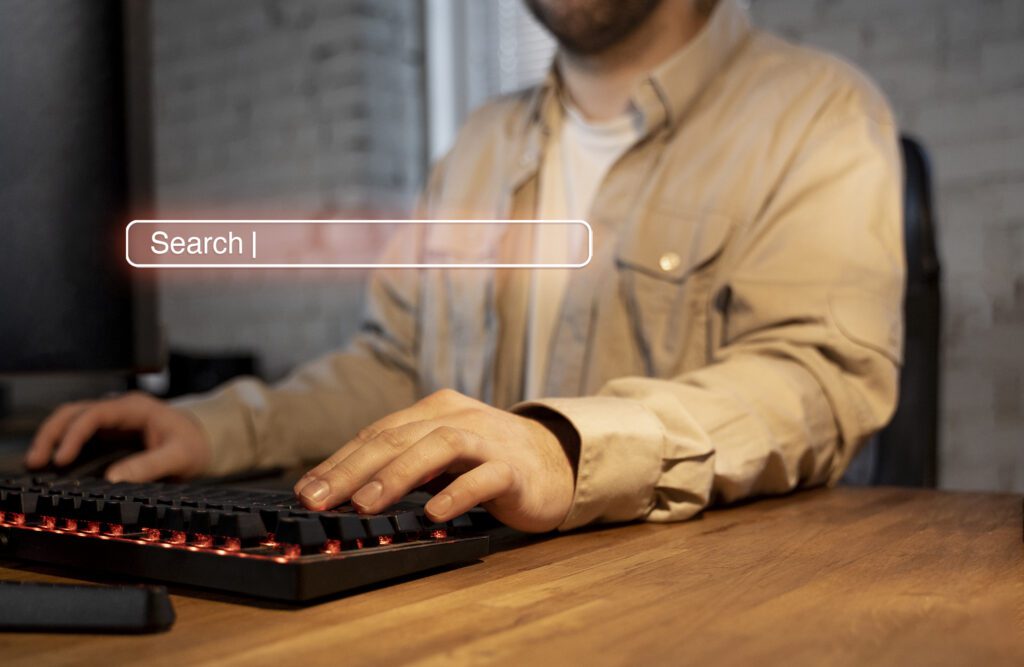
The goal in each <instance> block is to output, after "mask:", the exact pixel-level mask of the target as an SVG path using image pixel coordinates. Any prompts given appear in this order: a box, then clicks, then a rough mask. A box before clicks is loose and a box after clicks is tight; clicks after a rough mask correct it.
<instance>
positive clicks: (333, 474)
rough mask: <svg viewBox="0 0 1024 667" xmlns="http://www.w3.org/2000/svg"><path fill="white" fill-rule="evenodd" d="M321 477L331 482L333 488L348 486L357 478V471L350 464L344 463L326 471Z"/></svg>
mask: <svg viewBox="0 0 1024 667" xmlns="http://www.w3.org/2000/svg"><path fill="white" fill-rule="evenodd" d="M321 477H323V478H324V479H326V480H327V481H328V482H330V483H331V485H332V486H333V485H334V484H348V483H350V482H351V481H352V480H354V479H355V478H356V471H355V470H353V469H352V466H351V465H350V464H349V463H347V462H345V461H342V462H341V463H339V464H338V465H336V466H334V467H333V468H331V469H330V470H328V471H326V472H325V473H324V474H323V475H321Z"/></svg>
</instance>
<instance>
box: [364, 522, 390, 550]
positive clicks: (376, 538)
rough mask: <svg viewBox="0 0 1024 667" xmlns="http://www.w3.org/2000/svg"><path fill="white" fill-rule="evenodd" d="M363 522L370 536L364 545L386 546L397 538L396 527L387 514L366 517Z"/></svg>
mask: <svg viewBox="0 0 1024 667" xmlns="http://www.w3.org/2000/svg"><path fill="white" fill-rule="evenodd" d="M363 523H364V524H365V525H366V534H367V535H369V537H370V540H369V542H367V543H366V544H365V545H364V546H386V545H388V544H391V542H392V541H393V540H394V539H395V529H394V527H393V526H392V525H391V522H390V521H388V518H387V517H386V516H371V517H364V518H363Z"/></svg>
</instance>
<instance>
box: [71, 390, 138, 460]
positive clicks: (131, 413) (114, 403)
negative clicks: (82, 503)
mask: <svg viewBox="0 0 1024 667" xmlns="http://www.w3.org/2000/svg"><path fill="white" fill-rule="evenodd" d="M151 408H152V399H149V398H146V397H143V396H136V395H131V396H123V397H121V398H115V399H112V400H109V401H99V402H97V403H93V404H92V405H91V406H90V407H88V408H86V409H85V410H83V411H82V412H81V413H79V414H78V415H77V416H76V417H75V418H74V419H73V420H72V421H71V423H70V424H69V425H68V427H67V430H66V431H65V433H64V436H63V437H62V438H61V440H60V444H59V445H57V451H56V452H55V453H54V455H53V461H54V463H56V464H57V465H67V464H68V463H71V462H72V461H74V460H75V457H76V456H78V453H79V452H80V451H82V445H84V444H85V443H86V441H88V440H89V438H91V437H92V436H93V434H94V433H96V431H97V430H99V429H101V428H119V429H141V428H143V427H144V426H145V425H146V419H147V418H148V417H149V414H150V410H151Z"/></svg>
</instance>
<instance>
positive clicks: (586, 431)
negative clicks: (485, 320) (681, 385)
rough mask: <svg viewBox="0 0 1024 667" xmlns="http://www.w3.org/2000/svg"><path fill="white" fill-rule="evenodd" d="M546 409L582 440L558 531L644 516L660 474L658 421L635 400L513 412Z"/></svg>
mask: <svg viewBox="0 0 1024 667" xmlns="http://www.w3.org/2000/svg"><path fill="white" fill-rule="evenodd" d="M539 407H540V408H547V409H548V410H551V411H553V412H555V413H557V414H559V415H561V416H562V417H564V418H565V419H566V420H567V421H568V422H569V423H570V424H572V426H573V427H574V428H575V429H576V432H577V433H578V434H579V436H580V452H579V465H578V467H577V470H576V489H575V492H574V494H573V502H572V508H571V509H570V510H569V514H568V516H566V518H565V520H564V521H563V522H562V525H560V526H559V527H558V529H559V530H571V529H573V528H578V527H580V526H584V525H586V524H589V523H593V522H595V521H600V522H606V523H607V522H615V521H630V520H633V519H637V518H641V517H644V516H646V515H647V514H648V513H649V512H650V511H651V509H652V506H653V503H654V489H655V485H656V483H657V481H658V478H659V475H660V474H661V467H662V453H663V449H664V441H665V434H664V428H663V426H662V424H661V421H660V420H659V419H658V418H657V416H655V414H654V413H653V412H651V411H650V410H648V409H647V408H646V407H644V406H643V405H641V404H640V403H638V402H636V401H632V400H630V399H625V398H616V397H609V396H593V397H590V396H588V397H583V398H546V399H541V400H536V401H527V402H525V403H518V404H516V405H514V406H513V407H512V409H511V411H512V412H514V413H517V414H521V413H528V412H529V411H531V410H535V409H537V408H539Z"/></svg>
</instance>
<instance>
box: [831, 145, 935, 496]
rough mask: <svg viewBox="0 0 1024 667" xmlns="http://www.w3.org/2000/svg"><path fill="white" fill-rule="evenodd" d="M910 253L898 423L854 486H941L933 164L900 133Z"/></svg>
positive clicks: (880, 438) (860, 458)
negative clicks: (938, 470) (938, 479)
mask: <svg viewBox="0 0 1024 667" xmlns="http://www.w3.org/2000/svg"><path fill="white" fill-rule="evenodd" d="M900 146H901V148H902V152H903V173H904V179H905V180H904V190H903V216H904V217H903V226H904V239H905V244H906V256H907V285H906V298H905V301H904V304H903V312H904V315H905V331H904V336H903V342H904V345H903V368H902V370H901V371H900V398H899V404H898V405H897V407H896V414H895V415H894V416H893V419H892V421H891V422H890V423H889V425H888V426H886V427H885V428H884V429H883V430H882V431H881V432H880V433H879V434H878V435H877V436H876V437H875V438H873V439H872V440H871V442H869V443H868V444H867V445H865V447H864V450H863V451H861V453H860V454H858V455H857V458H855V459H854V461H853V463H852V464H851V465H850V469H849V470H848V471H847V474H846V477H844V481H846V482H848V483H851V484H894V485H898V486H926V487H927V486H935V479H936V467H937V466H936V462H937V458H938V430H939V427H938V419H939V335H940V323H941V319H940V318H941V307H942V298H941V293H940V283H939V278H940V275H939V258H938V253H937V251H936V242H935V216H934V212H933V208H932V188H931V168H930V166H929V162H928V156H927V154H926V153H925V151H924V148H923V147H922V146H921V145H920V144H919V143H918V142H917V141H915V140H914V139H912V138H910V137H906V136H904V137H901V139H900Z"/></svg>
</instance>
